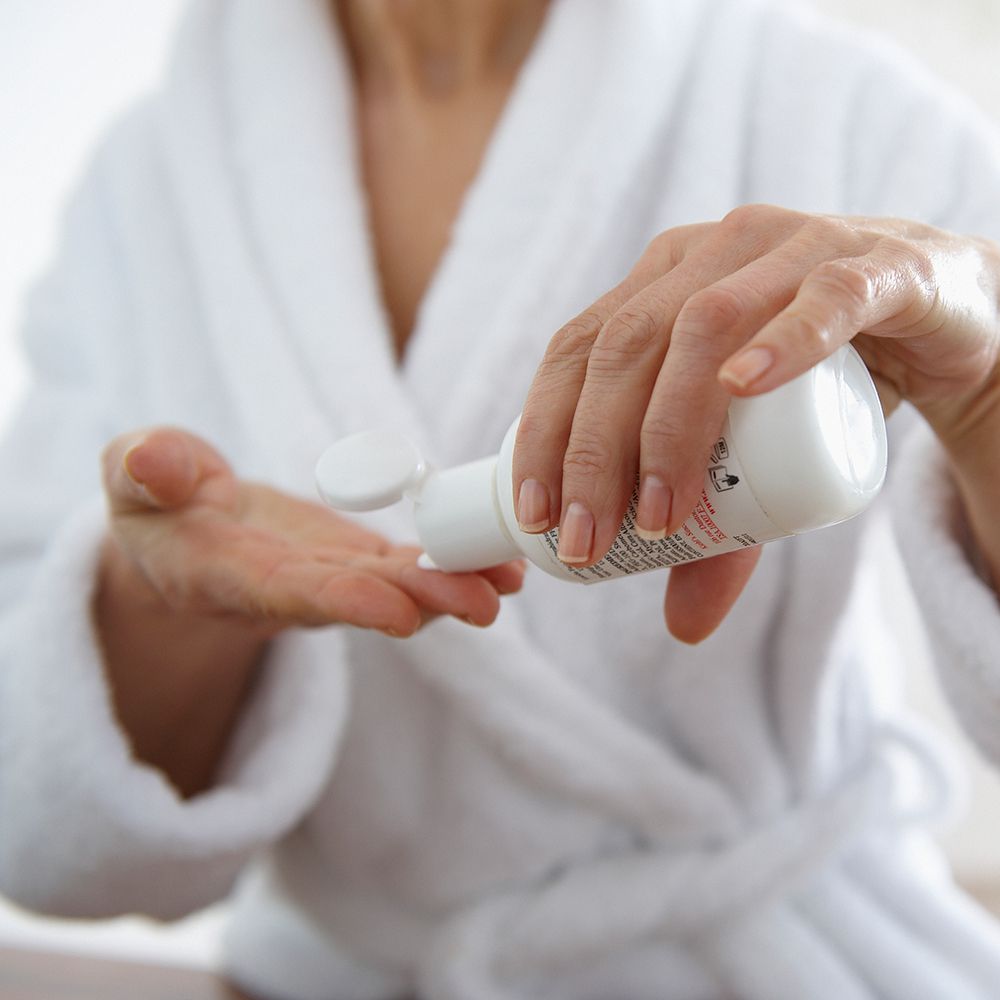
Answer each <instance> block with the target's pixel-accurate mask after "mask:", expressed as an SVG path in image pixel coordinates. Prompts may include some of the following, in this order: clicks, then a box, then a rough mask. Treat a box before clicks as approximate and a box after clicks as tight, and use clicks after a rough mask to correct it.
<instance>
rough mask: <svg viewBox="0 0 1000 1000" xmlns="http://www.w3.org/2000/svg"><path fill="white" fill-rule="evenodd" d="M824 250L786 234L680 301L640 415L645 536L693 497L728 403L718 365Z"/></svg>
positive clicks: (670, 523) (659, 532) (788, 295)
mask: <svg viewBox="0 0 1000 1000" xmlns="http://www.w3.org/2000/svg"><path fill="white" fill-rule="evenodd" d="M826 253H828V251H827V250H826V249H825V248H824V247H822V246H820V245H819V244H817V243H816V242H815V241H813V240H812V239H810V238H793V239H790V240H788V241H787V242H786V243H785V244H783V245H782V246H780V247H778V248H777V249H775V250H774V251H772V252H771V253H769V254H766V255H765V256H763V257H760V258H758V259H757V260H754V261H752V262H750V263H748V264H746V265H745V266H744V267H741V268H739V269H737V270H735V271H732V272H731V273H729V274H726V275H725V276H724V277H722V278H720V279H719V280H718V281H715V282H714V283H711V284H702V286H701V287H700V288H698V290H697V291H695V292H694V293H693V294H692V295H690V296H689V297H688V298H687V299H686V300H685V301H684V303H683V306H682V307H681V309H680V311H679V312H678V314H677V318H676V321H675V322H674V325H673V331H672V335H671V339H670V348H669V350H668V352H667V355H666V358H665V359H664V361H663V363H662V364H661V366H660V368H659V370H658V372H657V378H656V383H655V385H654V387H653V389H652V392H651V393H650V396H649V400H648V404H647V406H646V409H645V413H644V414H643V416H642V429H641V435H640V441H641V453H640V463H639V464H640V468H639V504H638V508H637V511H636V528H637V530H638V531H639V533H640V534H641V535H642V536H643V537H644V538H650V539H655V538H662V537H664V535H666V534H667V533H669V532H673V531H676V530H677V529H678V527H679V526H680V524H681V523H682V522H683V521H684V519H685V518H687V517H688V515H689V514H690V513H691V511H692V510H693V509H694V506H695V504H696V503H697V502H698V498H699V495H700V493H701V490H702V487H703V485H704V480H705V469H706V466H707V465H708V456H709V454H710V452H711V449H712V446H713V444H714V442H715V441H716V440H717V439H718V435H719V432H720V430H721V428H722V424H723V421H724V419H725V415H726V409H727V407H728V406H729V401H730V395H729V393H728V392H727V391H726V389H725V388H724V387H723V386H722V385H720V383H719V381H718V379H717V373H718V370H719V366H720V365H721V364H722V362H723V361H724V360H725V359H726V358H727V357H728V356H729V355H730V354H731V353H732V352H733V351H734V350H735V349H736V348H737V347H738V346H739V345H741V344H744V343H746V342H747V341H748V340H750V339H751V338H752V337H753V336H754V335H755V334H756V333H757V331H758V330H760V329H761V327H764V326H766V325H767V323H768V322H769V321H770V320H772V319H773V318H774V316H776V315H777V314H778V313H779V312H780V311H781V310H782V309H784V308H785V307H787V306H788V305H789V304H790V303H791V302H792V301H793V300H794V298H795V295H796V292H797V291H798V289H799V286H800V285H801V282H802V280H803V278H804V276H805V275H806V274H807V273H808V272H809V270H810V269H811V268H812V267H813V266H815V264H816V263H818V262H819V261H820V260H822V258H823V256H824V255H825V254H826Z"/></svg>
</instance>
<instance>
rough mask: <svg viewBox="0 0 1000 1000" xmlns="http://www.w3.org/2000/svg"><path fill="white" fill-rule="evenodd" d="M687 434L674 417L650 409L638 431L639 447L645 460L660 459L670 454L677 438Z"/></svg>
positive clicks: (680, 438)
mask: <svg viewBox="0 0 1000 1000" xmlns="http://www.w3.org/2000/svg"><path fill="white" fill-rule="evenodd" d="M686 436H687V435H686V434H685V429H684V428H683V427H681V426H680V425H679V423H678V422H677V420H676V419H671V418H670V417H669V416H668V415H667V414H666V413H664V412H659V411H653V410H650V411H649V412H648V413H647V414H646V417H645V419H644V420H643V422H642V429H641V430H640V432H639V448H640V451H641V452H642V456H643V460H644V461H646V462H650V461H653V462H655V461H656V460H657V459H660V460H662V459H663V458H664V457H665V456H667V455H670V454H671V453H672V452H673V451H674V449H675V446H676V443H677V442H678V441H679V440H683V439H684V438H685V437H686Z"/></svg>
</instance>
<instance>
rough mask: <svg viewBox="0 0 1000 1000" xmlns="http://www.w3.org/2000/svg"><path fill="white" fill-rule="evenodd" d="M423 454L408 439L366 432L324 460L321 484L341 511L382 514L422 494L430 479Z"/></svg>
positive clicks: (339, 445)
mask: <svg viewBox="0 0 1000 1000" xmlns="http://www.w3.org/2000/svg"><path fill="white" fill-rule="evenodd" d="M428 472H429V470H428V468H427V463H426V462H425V461H424V456H423V455H422V454H421V453H420V449H419V448H417V446H416V445H415V444H414V443H413V442H412V441H410V440H409V438H407V437H405V436H404V435H402V434H397V433H395V432H393V431H386V430H370V431H362V432H361V433H360V434H353V435H351V437H346V438H342V439H341V440H340V441H338V442H337V443H336V444H333V445H331V446H330V447H329V448H327V449H326V451H325V452H323V454H322V456H320V460H319V462H318V463H317V464H316V485H317V487H318V488H319V494H320V496H321V497H322V498H323V500H324V501H325V502H326V503H327V504H329V505H330V506H331V507H334V508H336V509H337V510H351V511H360V510H378V509H379V508H380V507H388V506H389V505H390V504H394V503H396V502H397V501H399V500H402V499H403V497H404V496H405V495H406V494H407V493H411V492H415V491H418V490H419V489H420V486H421V485H422V483H423V481H424V480H425V479H426V478H427V475H428Z"/></svg>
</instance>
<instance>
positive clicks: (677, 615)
mask: <svg viewBox="0 0 1000 1000" xmlns="http://www.w3.org/2000/svg"><path fill="white" fill-rule="evenodd" d="M760 554H761V549H760V547H759V546H755V547H754V548H750V549H738V550H737V551H735V552H726V553H724V554H723V555H721V556H713V557H712V558H711V559H703V560H699V561H697V562H690V563H682V564H681V565H679V566H674V567H672V568H671V570H670V578H669V580H668V581H667V594H666V598H665V599H664V604H663V616H664V619H665V620H666V623H667V629H668V630H669V631H670V634H671V635H672V636H674V638H675V639H679V640H680V641H681V642H687V643H692V644H693V643H698V642H701V641H702V640H703V639H707V638H708V636H710V635H711V634H712V633H713V632H714V631H715V630H716V629H717V628H718V627H719V625H720V624H721V623H722V620H723V619H724V618H725V617H726V615H727V614H729V612H730V610H731V609H732V606H733V605H734V604H735V603H736V599H737V598H738V597H739V596H740V594H741V593H742V591H743V588H744V587H745V586H746V584H747V581H748V580H749V579H750V576H751V574H752V573H753V571H754V569H755V567H756V566H757V562H758V560H759V559H760Z"/></svg>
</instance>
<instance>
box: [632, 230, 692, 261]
mask: <svg viewBox="0 0 1000 1000" xmlns="http://www.w3.org/2000/svg"><path fill="white" fill-rule="evenodd" d="M682 256H683V251H682V248H681V242H680V240H679V239H678V234H677V232H676V230H673V229H665V230H664V231H663V232H662V233H657V234H656V236H654V237H653V238H652V239H651V240H650V241H649V243H647V244H646V249H645V250H644V251H643V253H642V257H641V258H640V260H641V261H642V262H650V261H655V262H656V263H657V264H659V265H660V266H666V267H667V268H670V267H673V266H674V265H675V264H677V263H679V262H680V260H681V258H682Z"/></svg>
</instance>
